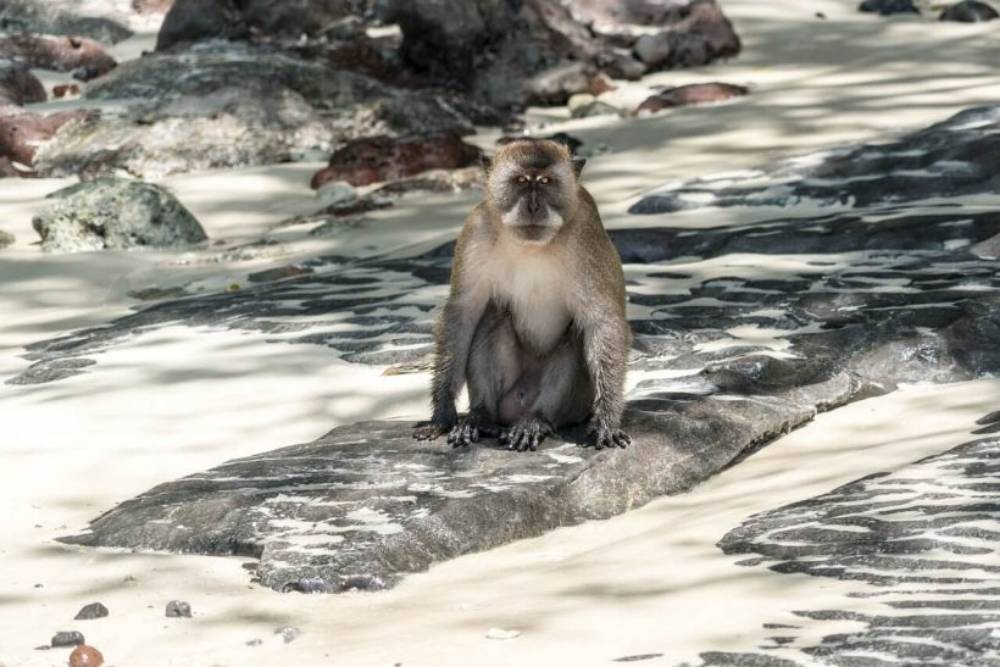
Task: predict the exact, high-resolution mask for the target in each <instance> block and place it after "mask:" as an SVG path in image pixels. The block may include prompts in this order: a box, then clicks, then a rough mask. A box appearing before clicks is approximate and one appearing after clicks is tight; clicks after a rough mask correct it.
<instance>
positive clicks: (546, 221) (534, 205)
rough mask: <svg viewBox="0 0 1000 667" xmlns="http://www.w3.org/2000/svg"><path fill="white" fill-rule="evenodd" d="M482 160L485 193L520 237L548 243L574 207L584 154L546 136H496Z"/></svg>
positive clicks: (506, 222)
mask: <svg viewBox="0 0 1000 667" xmlns="http://www.w3.org/2000/svg"><path fill="white" fill-rule="evenodd" d="M500 144H501V145H500V147H499V148H498V149H497V151H496V153H495V154H494V156H493V159H492V161H490V162H489V163H488V164H487V165H486V173H487V179H486V196H487V199H488V201H489V202H490V203H491V204H492V205H493V207H494V208H495V209H496V211H497V212H498V213H499V217H500V220H501V222H502V223H503V226H504V227H505V228H506V229H508V230H510V232H511V233H512V234H514V237H515V238H516V239H518V240H519V241H521V242H524V243H531V244H544V243H548V242H549V241H550V240H552V238H553V237H554V236H555V235H556V234H557V233H558V232H559V230H560V229H561V228H562V227H563V225H565V224H566V222H567V221H569V220H570V219H571V218H572V217H573V214H574V213H575V212H576V208H577V203H578V197H579V184H578V183H577V179H578V178H579V175H580V170H581V169H582V168H583V164H584V160H583V159H574V158H573V155H572V154H571V153H570V150H569V148H567V147H566V145H565V144H561V143H557V142H555V141H551V140H548V139H532V138H522V137H518V138H514V139H508V140H501V142H500Z"/></svg>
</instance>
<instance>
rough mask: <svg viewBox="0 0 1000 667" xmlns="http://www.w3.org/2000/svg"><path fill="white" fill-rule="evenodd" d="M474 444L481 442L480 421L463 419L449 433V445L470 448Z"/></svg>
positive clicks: (469, 418)
mask: <svg viewBox="0 0 1000 667" xmlns="http://www.w3.org/2000/svg"><path fill="white" fill-rule="evenodd" d="M474 442H479V419H477V418H476V417H472V416H469V417H462V419H460V420H459V421H458V425H457V426H455V428H453V429H451V432H450V433H448V444H449V445H451V446H452V447H468V446H469V445H471V444H472V443H474Z"/></svg>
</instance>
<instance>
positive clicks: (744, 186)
mask: <svg viewBox="0 0 1000 667" xmlns="http://www.w3.org/2000/svg"><path fill="white" fill-rule="evenodd" d="M998 156H1000V106H988V107H979V108H975V109H968V110H965V111H962V112H960V113H958V114H956V115H954V116H952V117H951V118H949V119H947V120H945V121H943V122H941V123H937V124H935V125H931V126H930V127H928V128H925V129H922V130H919V131H917V132H912V133H909V134H906V135H904V136H902V137H901V138H899V139H897V140H895V141H891V142H888V143H877V144H865V145H862V146H852V147H846V148H842V149H838V150H833V151H827V152H823V153H818V154H814V155H809V156H805V157H801V158H798V159H795V160H788V161H784V162H781V163H778V164H777V165H775V166H774V167H772V168H770V169H767V170H766V171H765V172H763V173H756V174H753V175H752V176H750V177H747V178H746V179H745V181H744V182H743V183H741V179H740V178H736V179H734V178H731V177H729V176H726V177H724V178H719V179H711V178H708V179H696V180H693V181H689V182H687V183H685V184H683V185H681V186H679V187H673V188H670V189H669V190H664V191H661V192H657V193H654V194H651V195H648V196H646V197H643V198H642V199H641V200H639V201H638V202H637V203H636V204H634V205H633V206H632V207H631V209H629V210H630V212H631V213H639V214H651V213H672V212H676V211H679V210H685V209H694V208H705V207H730V206H792V205H795V204H797V203H799V202H802V201H805V200H814V201H815V202H817V203H818V204H820V205H833V204H839V205H852V206H855V207H864V206H870V205H872V204H877V203H883V202H894V201H895V202H902V201H913V200H917V199H926V198H932V197H957V196H961V195H965V194H971V193H975V192H993V191H995V190H996V189H997V188H998V187H1000V157H998ZM762 180H764V181H766V182H765V183H764V184H761V183H760V182H761V181H762Z"/></svg>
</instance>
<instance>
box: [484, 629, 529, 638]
mask: <svg viewBox="0 0 1000 667" xmlns="http://www.w3.org/2000/svg"><path fill="white" fill-rule="evenodd" d="M520 636H521V631H520V630H504V629H503V628H490V629H489V630H487V632H486V638H487V639H514V638H515V637H520Z"/></svg>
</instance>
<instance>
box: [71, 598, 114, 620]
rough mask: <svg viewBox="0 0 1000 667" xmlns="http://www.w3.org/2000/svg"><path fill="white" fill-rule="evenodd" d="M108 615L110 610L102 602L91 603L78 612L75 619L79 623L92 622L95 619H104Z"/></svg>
mask: <svg viewBox="0 0 1000 667" xmlns="http://www.w3.org/2000/svg"><path fill="white" fill-rule="evenodd" d="M107 615H108V608H107V607H105V606H104V605H103V604H101V603H100V602H91V603H90V604H88V605H85V606H84V607H83V608H82V609H80V611H78V612H76V616H74V617H73V618H74V619H75V620H77V621H92V620H94V619H95V618H104V617H105V616H107Z"/></svg>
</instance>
